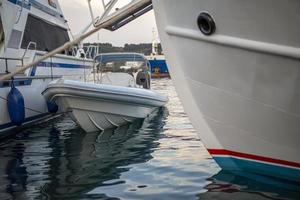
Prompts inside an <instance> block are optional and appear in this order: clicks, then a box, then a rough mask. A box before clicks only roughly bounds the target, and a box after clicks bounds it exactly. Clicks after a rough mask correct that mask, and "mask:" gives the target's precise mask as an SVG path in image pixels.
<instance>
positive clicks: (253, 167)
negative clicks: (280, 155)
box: [213, 156, 300, 181]
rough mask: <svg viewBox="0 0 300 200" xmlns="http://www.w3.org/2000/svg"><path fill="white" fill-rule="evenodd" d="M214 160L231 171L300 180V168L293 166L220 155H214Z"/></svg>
mask: <svg viewBox="0 0 300 200" xmlns="http://www.w3.org/2000/svg"><path fill="white" fill-rule="evenodd" d="M213 158H214V160H215V161H216V162H217V163H218V165H219V166H220V167H221V168H222V169H224V170H230V171H232V170H233V171H241V170H242V171H248V172H251V173H256V174H264V175H269V176H275V177H278V178H284V179H289V180H292V181H300V169H296V168H292V167H284V166H280V165H272V164H267V163H263V162H257V161H254V160H245V159H240V158H235V157H222V156H221V157H218V156H214V157H213Z"/></svg>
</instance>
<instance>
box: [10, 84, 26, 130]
mask: <svg viewBox="0 0 300 200" xmlns="http://www.w3.org/2000/svg"><path fill="white" fill-rule="evenodd" d="M7 109H8V113H9V117H10V120H11V122H12V123H13V124H15V125H17V126H20V125H22V123H24V121H25V104H24V97H23V95H22V94H21V92H20V91H19V90H18V89H17V88H16V87H15V86H12V87H11V89H10V92H9V93H8V95H7Z"/></svg>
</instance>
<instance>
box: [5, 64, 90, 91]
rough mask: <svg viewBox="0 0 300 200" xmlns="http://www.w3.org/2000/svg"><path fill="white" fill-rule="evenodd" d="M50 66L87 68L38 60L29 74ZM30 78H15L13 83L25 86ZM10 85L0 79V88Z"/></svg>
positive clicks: (30, 81) (8, 82)
mask: <svg viewBox="0 0 300 200" xmlns="http://www.w3.org/2000/svg"><path fill="white" fill-rule="evenodd" d="M51 65H52V67H53V68H66V69H84V68H88V67H87V66H85V65H76V64H67V63H52V64H51V63H50V62H40V63H39V64H38V66H37V67H33V68H32V70H31V72H30V76H35V74H36V69H37V68H38V67H51ZM31 83H32V79H26V78H22V79H15V80H14V84H15V86H27V85H31ZM10 86H11V81H0V88H5V87H10Z"/></svg>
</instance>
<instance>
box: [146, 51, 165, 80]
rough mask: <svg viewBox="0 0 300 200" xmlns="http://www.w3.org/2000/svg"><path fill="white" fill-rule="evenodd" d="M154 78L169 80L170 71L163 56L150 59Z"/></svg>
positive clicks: (154, 56) (150, 57)
mask: <svg viewBox="0 0 300 200" xmlns="http://www.w3.org/2000/svg"><path fill="white" fill-rule="evenodd" d="M148 61H149V64H150V68H151V77H152V78H169V77H170V74H169V70H168V66H167V63H166V59H165V57H164V56H163V55H153V56H149V57H148Z"/></svg>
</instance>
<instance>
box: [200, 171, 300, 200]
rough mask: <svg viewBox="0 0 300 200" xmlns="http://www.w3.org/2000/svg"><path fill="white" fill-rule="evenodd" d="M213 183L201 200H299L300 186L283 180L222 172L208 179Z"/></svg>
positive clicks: (201, 196) (244, 173)
mask: <svg viewBox="0 0 300 200" xmlns="http://www.w3.org/2000/svg"><path fill="white" fill-rule="evenodd" d="M208 181H211V183H210V184H208V185H207V186H206V187H205V189H206V190H207V192H205V193H202V194H199V195H198V197H199V199H201V200H205V199H215V200H218V199H220V200H227V199H228V200H232V199H239V200H244V199H245V200H246V199H257V200H260V199H281V200H282V199H299V198H300V185H299V184H297V183H296V182H291V181H287V180H283V179H277V178H273V177H268V176H261V175H257V174H251V173H246V172H239V171H236V172H229V171H225V170H222V171H220V172H219V173H218V174H216V175H214V176H212V177H211V178H209V179H208Z"/></svg>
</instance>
